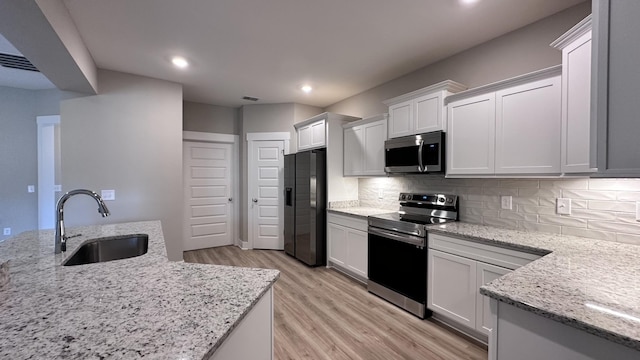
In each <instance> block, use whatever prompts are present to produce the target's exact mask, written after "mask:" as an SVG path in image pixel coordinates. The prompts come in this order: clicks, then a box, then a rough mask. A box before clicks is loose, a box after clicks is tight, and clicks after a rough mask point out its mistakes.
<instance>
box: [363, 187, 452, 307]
mask: <svg viewBox="0 0 640 360" xmlns="http://www.w3.org/2000/svg"><path fill="white" fill-rule="evenodd" d="M399 201H400V210H399V211H397V212H393V213H387V214H380V215H372V216H369V217H368V219H369V220H368V222H369V227H368V233H369V235H368V241H369V255H368V261H369V263H368V274H369V281H368V283H367V290H368V291H369V292H371V293H373V294H376V295H378V296H380V297H381V298H383V299H385V300H387V301H389V302H391V303H393V304H395V305H397V306H399V307H401V308H403V309H405V310H407V311H409V312H410V313H412V314H414V315H416V316H418V317H420V318H425V316H430V313H427V309H426V302H427V231H428V229H429V226H433V225H437V224H443V223H445V222H449V221H456V220H458V197H457V196H456V195H445V194H414V193H401V194H400V196H399Z"/></svg>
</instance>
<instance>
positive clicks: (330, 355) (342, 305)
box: [184, 246, 487, 360]
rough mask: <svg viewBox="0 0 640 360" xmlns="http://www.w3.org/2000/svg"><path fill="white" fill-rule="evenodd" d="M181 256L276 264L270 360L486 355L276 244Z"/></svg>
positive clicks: (202, 260)
mask: <svg viewBox="0 0 640 360" xmlns="http://www.w3.org/2000/svg"><path fill="white" fill-rule="evenodd" d="M184 260H185V261H187V262H195V263H207V264H219V265H232V266H246V267H259V268H272V269H274V268H275V269H278V270H280V272H281V274H280V279H279V280H278V281H277V282H276V284H275V292H274V301H275V305H274V318H275V324H274V327H275V339H274V346H275V359H277V360H284V359H296V360H297V359H326V360H341V359H362V360H375V359H380V360H382V359H384V360H392V359H428V360H431V359H456V360H457V359H487V351H486V350H485V349H483V348H481V347H479V346H477V345H476V344H474V343H472V342H469V341H467V340H466V339H464V338H461V337H459V336H457V335H455V334H454V333H452V332H450V331H449V330H448V329H446V328H444V327H443V326H442V325H440V324H437V323H435V322H433V321H431V320H420V319H418V318H416V317H414V316H413V315H411V314H409V313H407V312H405V311H403V310H400V309H398V308H397V307H395V306H393V305H391V304H389V303H387V302H386V301H384V300H382V299H380V298H378V297H376V296H375V295H372V294H370V293H368V292H367V290H366V288H365V286H364V285H362V284H361V283H359V282H357V281H355V280H353V279H351V278H349V277H348V276H345V275H343V274H341V273H339V272H338V271H336V270H333V269H327V268H325V267H317V268H310V267H307V266H306V265H304V264H303V263H301V262H299V261H297V260H296V259H294V258H292V257H290V256H288V255H286V254H285V253H284V252H282V251H273V250H241V249H239V248H237V247H235V246H225V247H219V248H213V249H203V250H196V251H189V252H185V253H184Z"/></svg>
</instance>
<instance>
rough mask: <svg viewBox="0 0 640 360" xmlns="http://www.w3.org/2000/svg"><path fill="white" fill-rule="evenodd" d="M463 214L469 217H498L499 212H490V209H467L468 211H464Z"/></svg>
mask: <svg viewBox="0 0 640 360" xmlns="http://www.w3.org/2000/svg"><path fill="white" fill-rule="evenodd" d="M463 213H465V214H468V215H482V216H498V211H497V210H489V209H477V208H467V209H464V211H463Z"/></svg>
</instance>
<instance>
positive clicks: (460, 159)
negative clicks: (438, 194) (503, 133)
mask: <svg viewBox="0 0 640 360" xmlns="http://www.w3.org/2000/svg"><path fill="white" fill-rule="evenodd" d="M495 115H496V107H495V94H494V93H490V94H484V95H479V96H475V97H471V98H468V99H463V100H459V101H456V102H452V103H450V104H449V105H448V116H447V121H448V125H447V129H448V130H447V161H446V163H447V175H455V174H460V175H469V174H493V173H494V169H495V167H494V165H495V136H496V133H495V129H496V118H495Z"/></svg>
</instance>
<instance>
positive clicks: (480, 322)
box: [476, 261, 512, 335]
mask: <svg viewBox="0 0 640 360" xmlns="http://www.w3.org/2000/svg"><path fill="white" fill-rule="evenodd" d="M476 270H477V277H478V278H477V280H476V285H477V287H478V292H477V294H476V297H477V299H476V330H478V331H480V332H482V333H484V334H486V335H489V333H490V332H491V322H492V320H491V308H490V307H489V303H490V299H489V297H488V296H484V295H482V294H480V291H479V290H480V287H481V286H482V285H485V284H488V283H490V282H492V281H493V280H496V279H497V278H499V277H502V276H503V275H506V274H508V273H510V272H511V271H512V270H510V269H507V268H503V267H500V266H495V265H491V264H486V263H483V262H480V261H478V262H477V263H476Z"/></svg>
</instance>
